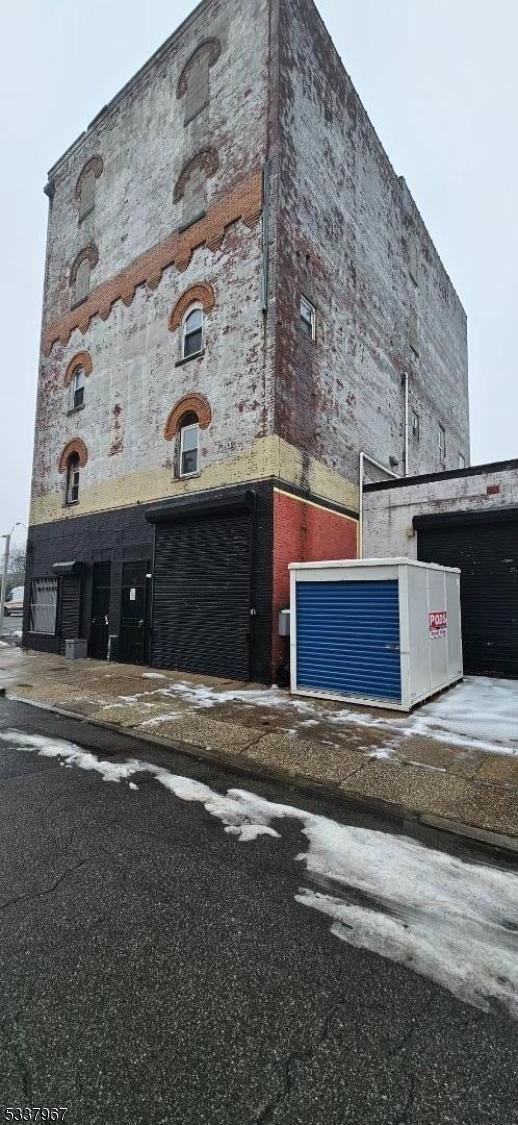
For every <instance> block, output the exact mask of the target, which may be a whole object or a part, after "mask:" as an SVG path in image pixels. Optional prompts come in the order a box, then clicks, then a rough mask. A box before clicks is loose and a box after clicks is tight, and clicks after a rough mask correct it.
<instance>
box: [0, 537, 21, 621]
mask: <svg viewBox="0 0 518 1125" xmlns="http://www.w3.org/2000/svg"><path fill="white" fill-rule="evenodd" d="M16 527H25V524H22V523H20V521H19V520H17V521H16V523H14V524H13V526H12V528H11V530H10V532H9V535H0V539H5V550H4V569H3V574H2V588H1V589H0V636H1V634H2V629H3V627H4V609H5V594H6V589H7V572H8V570H9V552H10V550H11V536H12V534H13V531H14V529H15V528H16Z"/></svg>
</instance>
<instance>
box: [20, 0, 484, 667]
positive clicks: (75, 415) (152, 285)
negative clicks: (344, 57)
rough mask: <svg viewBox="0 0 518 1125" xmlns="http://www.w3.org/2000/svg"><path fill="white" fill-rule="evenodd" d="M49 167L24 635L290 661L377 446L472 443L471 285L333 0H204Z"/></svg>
mask: <svg viewBox="0 0 518 1125" xmlns="http://www.w3.org/2000/svg"><path fill="white" fill-rule="evenodd" d="M45 190H46V193H47V195H48V197H49V232H48V249H47V263H46V273H45V292H44V312H43V331H42V346H41V362H40V371H39V392H38V406H37V421H36V440H35V452H34V476H33V490H32V504H31V517H30V534H29V576H28V577H29V581H28V584H27V591H28V597H27V604H26V607H25V620H24V633H25V642H26V643H28V644H29V645H30V646H32V647H39V648H43V649H47V650H52V651H57V650H62V649H63V646H64V642H65V640H66V639H67V638H69V637H76V636H79V637H83V638H85V639H87V640H88V643H89V652H90V654H91V655H93V656H97V657H105V656H106V655H107V654H108V653H109V654H110V655H111V656H112V658H117V659H121V660H130V661H138V660H141V661H149V662H150V663H152V664H153V665H156V666H157V667H177V668H181V669H185V670H189V671H204V672H208V673H211V672H212V673H215V674H224V675H231V676H238V677H243V678H248V677H251V678H254V679H262V680H266V681H268V680H269V679H270V678H271V676H272V675H275V672H276V669H277V666H278V663H279V660H280V659H281V650H280V645H279V640H278V637H277V617H278V610H279V609H280V608H281V607H282V606H283V605H285V604H286V602H287V598H288V569H287V568H288V564H289V563H290V562H291V561H294V560H311V559H319V558H336V557H340V558H344V557H345V558H347V557H354V556H355V555H356V552H357V543H358V538H357V525H358V510H359V463H360V452H361V451H364V452H365V453H366V454H367V455H368V456H369V457H372V458H374V459H375V460H377V461H378V462H379V463H380V464H382V465H386V466H387V467H392V469H393V470H394V471H395V472H397V473H401V474H402V475H403V474H404V473H405V472H406V473H408V474H413V473H423V472H429V471H437V470H440V469H442V468H454V467H457V466H458V465H459V464H462V463H467V462H468V458H469V424H468V398H467V351H466V320H465V315H464V312H463V309H462V306H461V304H460V302H459V299H458V297H457V295H456V293H455V291H454V289H453V287H452V284H451V282H450V280H449V278H448V275H447V274H446V272H445V270H444V268H443V266H442V264H441V261H440V259H439V257H438V255H437V252H436V250H435V249H434V246H433V244H432V242H431V240H430V236H429V234H428V232H427V230H426V228H425V226H424V224H423V222H422V219H421V217H420V215H419V212H418V211H417V208H416V206H415V204H414V202H413V200H412V197H411V195H410V193H409V191H408V188H407V187H406V184H405V182H404V180H403V179H401V178H398V176H397V175H396V174H395V172H394V170H393V168H392V166H391V164H390V162H389V160H388V158H387V156H386V154H385V152H384V150H383V148H382V146H381V143H380V141H379V140H378V137H377V136H376V133H375V132H374V129H373V127H372V125H371V123H370V121H369V119H368V117H367V115H366V113H365V110H364V108H363V106H362V104H361V102H360V100H359V98H358V95H357V94H356V92H355V90H354V88H353V86H352V84H351V81H350V79H349V78H348V76H347V74H346V72H345V70H344V68H343V66H342V63H341V61H340V59H339V57H338V55H337V53H336V51H335V49H334V47H333V44H332V42H331V40H330V38H329V35H328V33H327V31H326V29H325V27H324V25H323V23H322V21H321V19H320V17H319V15H318V13H317V11H316V9H315V7H314V5H313V4H312V2H311V0H239V2H238V0H204V2H203V3H202V4H200V6H199V7H198V8H197V9H196V10H195V11H194V12H193V13H192V15H191V16H190V17H189V18H188V19H187V20H186V21H185V23H184V24H182V26H181V27H180V28H179V29H178V30H177V31H176V32H175V33H174V34H173V35H172V36H171V38H170V39H169V40H168V41H167V42H166V43H165V44H164V46H163V47H162V48H161V49H160V50H159V51H157V53H156V54H155V55H154V56H153V58H152V59H150V61H149V62H148V63H146V65H145V66H144V67H143V68H142V70H141V71H140V72H139V73H138V74H137V75H136V76H135V77H134V78H133V79H131V81H130V82H129V83H128V85H127V86H126V87H125V88H124V89H123V90H122V91H121V92H120V93H119V94H118V95H117V96H116V97H115V98H114V99H113V101H112V102H111V103H110V104H109V105H108V106H106V107H105V108H104V109H103V110H102V111H101V112H100V113H99V115H98V116H97V117H96V118H95V120H94V121H93V122H92V123H91V125H90V126H89V127H88V129H87V130H86V131H85V132H84V133H82V134H81V136H80V137H79V138H78V139H77V140H76V141H75V143H74V144H73V145H72V146H71V147H70V149H69V150H68V151H67V152H66V153H65V154H64V156H62V157H61V159H60V160H59V161H58V162H57V164H56V165H55V166H54V167H53V168H52V170H51V172H50V173H49V180H48V184H47V187H46V189H45Z"/></svg>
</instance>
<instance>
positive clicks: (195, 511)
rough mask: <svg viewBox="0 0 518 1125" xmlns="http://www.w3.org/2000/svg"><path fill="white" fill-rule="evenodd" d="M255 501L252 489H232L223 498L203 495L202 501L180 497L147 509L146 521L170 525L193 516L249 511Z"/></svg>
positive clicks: (189, 497) (191, 497) (196, 498)
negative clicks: (240, 510) (241, 510)
mask: <svg viewBox="0 0 518 1125" xmlns="http://www.w3.org/2000/svg"><path fill="white" fill-rule="evenodd" d="M255 499H256V493H255V492H254V490H253V488H240V489H234V490H233V491H232V492H230V491H229V492H227V493H226V494H225V495H223V496H221V495H220V496H207V495H205V496H204V497H203V499H202V498H200V497H199V496H198V497H194V496H181V497H177V498H176V499H175V500H170V501H168V502H166V503H165V504H155V505H154V506H153V507H152V508H148V510H147V512H146V520H147V521H148V523H172V522H173V521H175V520H184V519H192V517H193V516H202V515H207V516H208V515H213V514H214V515H215V514H216V513H218V512H235V511H236V510H239V509H240V508H242V509H246V508H248V509H251V508H253V506H254V503H255Z"/></svg>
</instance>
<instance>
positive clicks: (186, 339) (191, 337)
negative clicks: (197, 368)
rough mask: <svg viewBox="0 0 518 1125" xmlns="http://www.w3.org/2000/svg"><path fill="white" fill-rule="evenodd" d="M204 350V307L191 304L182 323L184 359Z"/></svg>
mask: <svg viewBox="0 0 518 1125" xmlns="http://www.w3.org/2000/svg"><path fill="white" fill-rule="evenodd" d="M202 351H203V309H202V307H201V305H191V307H190V308H189V309H187V312H186V314H185V316H184V318H183V324H182V359H190V357H191V356H194V355H200V352H202Z"/></svg>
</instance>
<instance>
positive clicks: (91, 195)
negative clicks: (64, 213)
mask: <svg viewBox="0 0 518 1125" xmlns="http://www.w3.org/2000/svg"><path fill="white" fill-rule="evenodd" d="M102 170H103V162H102V160H101V157H100V156H92V157H91V159H90V160H88V161H87V163H86V164H85V166H84V168H83V170H82V172H81V175H80V176H79V179H78V181H77V184H76V200H77V207H78V211H79V216H78V217H79V222H81V219H85V218H86V216H87V215H89V214H90V212H91V211H93V209H94V207H95V188H96V181H97V180H98V179H99V176H100V175H101V172H102Z"/></svg>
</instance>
